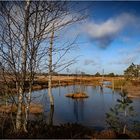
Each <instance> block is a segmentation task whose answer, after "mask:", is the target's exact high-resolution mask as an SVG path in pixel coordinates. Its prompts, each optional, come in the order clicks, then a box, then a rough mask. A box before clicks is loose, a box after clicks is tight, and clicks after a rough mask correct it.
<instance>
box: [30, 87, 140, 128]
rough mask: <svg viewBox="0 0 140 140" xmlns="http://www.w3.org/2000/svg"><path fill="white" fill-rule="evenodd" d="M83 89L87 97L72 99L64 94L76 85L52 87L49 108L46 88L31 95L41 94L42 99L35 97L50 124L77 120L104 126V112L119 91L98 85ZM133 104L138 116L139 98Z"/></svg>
mask: <svg viewBox="0 0 140 140" xmlns="http://www.w3.org/2000/svg"><path fill="white" fill-rule="evenodd" d="M84 89H85V90H86V93H87V94H88V95H89V98H87V99H82V100H81V99H80V100H73V99H71V98H67V97H65V94H67V93H70V92H72V91H73V90H77V86H68V87H58V88H53V89H52V92H53V95H54V100H55V108H50V105H49V101H48V99H47V90H46V89H45V90H41V91H36V92H34V94H32V95H34V96H38V95H42V100H40V99H39V98H36V99H37V102H40V103H41V104H43V106H44V114H45V116H46V119H47V122H49V123H50V124H51V125H53V124H55V125H56V124H62V123H68V122H71V123H74V122H78V123H80V124H82V125H86V126H98V127H106V122H105V119H106V115H105V114H106V113H107V112H108V111H109V110H110V108H111V107H112V106H114V105H115V104H116V100H117V99H119V98H120V97H119V92H120V91H114V93H113V94H112V89H110V88H106V87H103V89H100V87H99V86H96V87H95V86H86V87H84ZM59 92H60V93H59ZM133 105H134V108H135V110H136V113H137V114H138V115H139V116H140V110H139V106H140V100H139V99H133ZM139 120H140V118H139Z"/></svg>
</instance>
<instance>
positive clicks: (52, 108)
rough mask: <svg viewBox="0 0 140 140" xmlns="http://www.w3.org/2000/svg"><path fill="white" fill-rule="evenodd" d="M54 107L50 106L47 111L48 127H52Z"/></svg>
mask: <svg viewBox="0 0 140 140" xmlns="http://www.w3.org/2000/svg"><path fill="white" fill-rule="evenodd" d="M53 116H54V106H50V111H49V125H50V126H53Z"/></svg>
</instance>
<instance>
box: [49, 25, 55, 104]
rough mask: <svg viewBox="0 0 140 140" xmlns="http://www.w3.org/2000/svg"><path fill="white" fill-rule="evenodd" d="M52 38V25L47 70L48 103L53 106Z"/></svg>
mask: <svg viewBox="0 0 140 140" xmlns="http://www.w3.org/2000/svg"><path fill="white" fill-rule="evenodd" d="M53 39H54V25H53V28H52V35H51V39H50V48H49V71H48V95H49V98H50V105H51V106H54V98H53V95H52V48H53Z"/></svg>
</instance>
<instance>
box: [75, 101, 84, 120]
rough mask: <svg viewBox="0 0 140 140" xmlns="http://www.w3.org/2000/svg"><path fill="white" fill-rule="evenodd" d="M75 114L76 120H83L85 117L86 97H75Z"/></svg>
mask: <svg viewBox="0 0 140 140" xmlns="http://www.w3.org/2000/svg"><path fill="white" fill-rule="evenodd" d="M73 114H74V116H75V120H76V122H79V121H82V120H83V118H84V99H75V100H74V101H73Z"/></svg>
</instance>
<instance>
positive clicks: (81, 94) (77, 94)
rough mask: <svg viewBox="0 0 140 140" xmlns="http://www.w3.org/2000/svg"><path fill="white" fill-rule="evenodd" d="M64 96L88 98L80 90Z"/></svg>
mask: <svg viewBox="0 0 140 140" xmlns="http://www.w3.org/2000/svg"><path fill="white" fill-rule="evenodd" d="M65 96H66V97H70V98H74V99H77V98H88V97H89V96H88V95H87V94H86V93H81V92H77V93H69V94H66V95H65Z"/></svg>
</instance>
